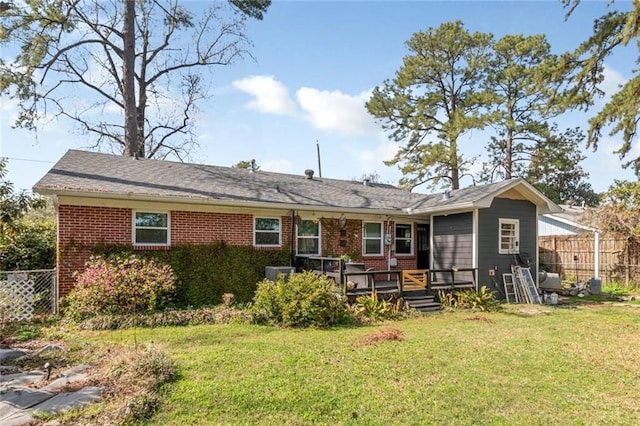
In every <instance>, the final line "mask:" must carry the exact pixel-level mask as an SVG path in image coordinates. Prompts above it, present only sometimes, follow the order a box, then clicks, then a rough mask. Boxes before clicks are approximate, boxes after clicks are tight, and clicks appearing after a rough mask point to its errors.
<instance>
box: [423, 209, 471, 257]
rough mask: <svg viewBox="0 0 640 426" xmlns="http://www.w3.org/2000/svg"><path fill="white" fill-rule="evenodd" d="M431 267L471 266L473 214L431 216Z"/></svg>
mask: <svg viewBox="0 0 640 426" xmlns="http://www.w3.org/2000/svg"><path fill="white" fill-rule="evenodd" d="M432 251H433V269H451V268H452V267H454V266H455V267H458V268H471V267H472V266H473V214H472V213H459V214H451V215H447V216H434V218H433V247H432Z"/></svg>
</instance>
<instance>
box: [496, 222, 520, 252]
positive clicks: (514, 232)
mask: <svg viewBox="0 0 640 426" xmlns="http://www.w3.org/2000/svg"><path fill="white" fill-rule="evenodd" d="M499 227H500V230H499V232H500V235H499V236H498V237H499V239H500V240H499V244H500V247H499V253H500V254H511V253H520V248H519V241H520V221H519V220H518V219H499Z"/></svg>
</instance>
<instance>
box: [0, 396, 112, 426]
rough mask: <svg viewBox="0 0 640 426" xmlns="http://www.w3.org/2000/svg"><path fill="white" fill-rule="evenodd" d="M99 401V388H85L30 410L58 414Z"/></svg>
mask: <svg viewBox="0 0 640 426" xmlns="http://www.w3.org/2000/svg"><path fill="white" fill-rule="evenodd" d="M100 399H102V398H101V396H100V388H99V387H96V386H87V387H86V388H83V389H80V390H79V391H77V392H64V393H60V394H58V395H56V396H54V397H53V398H50V399H48V400H46V401H44V402H43V403H42V404H40V405H37V406H35V407H33V408H32V410H33V412H34V413H38V412H40V413H50V414H60V413H63V412H65V411H68V410H71V409H73V408H79V407H83V406H85V405H87V404H90V403H92V402H96V401H99V400H100ZM3 426H4V425H3Z"/></svg>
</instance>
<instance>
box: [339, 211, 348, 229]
mask: <svg viewBox="0 0 640 426" xmlns="http://www.w3.org/2000/svg"><path fill="white" fill-rule="evenodd" d="M339 222H340V228H342V229H344V228H345V227H346V226H347V218H346V217H345V216H344V214H343V215H342V216H340V219H339Z"/></svg>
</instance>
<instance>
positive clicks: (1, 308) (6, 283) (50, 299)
mask: <svg viewBox="0 0 640 426" xmlns="http://www.w3.org/2000/svg"><path fill="white" fill-rule="evenodd" d="M57 297H58V286H57V281H56V270H55V269H40V270H34V271H0V318H1V319H3V320H31V319H32V318H33V317H34V316H40V315H50V314H55V313H56V312H57V308H58V300H57Z"/></svg>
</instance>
